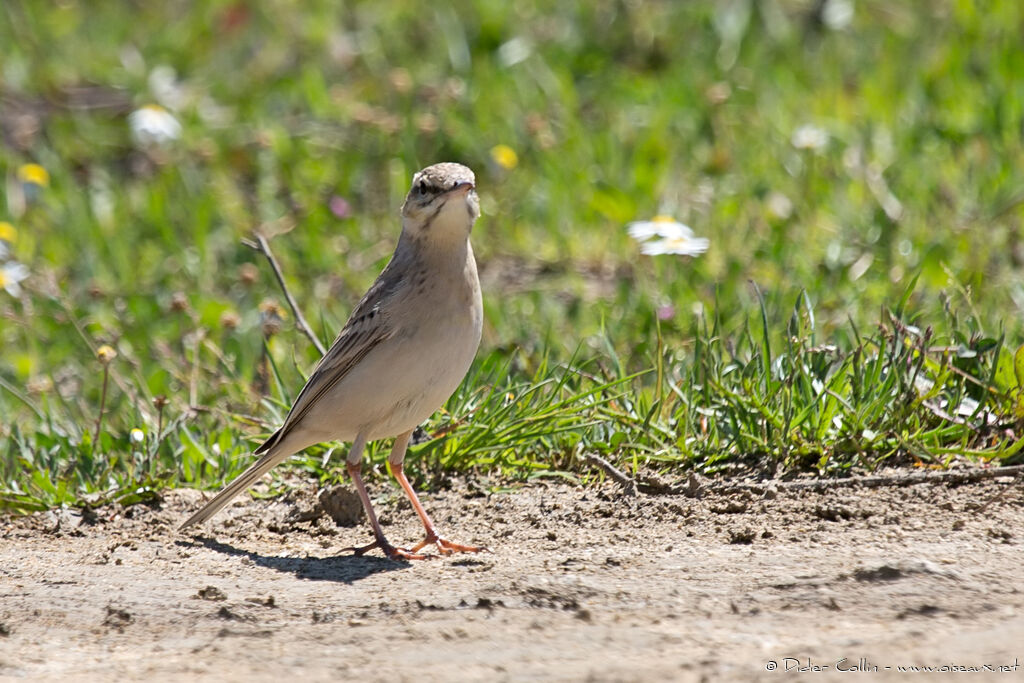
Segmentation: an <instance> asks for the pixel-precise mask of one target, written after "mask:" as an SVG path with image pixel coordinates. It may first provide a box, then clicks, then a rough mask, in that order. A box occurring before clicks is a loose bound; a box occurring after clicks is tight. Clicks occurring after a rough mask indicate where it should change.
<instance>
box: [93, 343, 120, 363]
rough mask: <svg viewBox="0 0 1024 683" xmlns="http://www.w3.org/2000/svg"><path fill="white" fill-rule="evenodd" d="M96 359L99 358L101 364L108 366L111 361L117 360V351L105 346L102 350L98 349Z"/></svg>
mask: <svg viewBox="0 0 1024 683" xmlns="http://www.w3.org/2000/svg"><path fill="white" fill-rule="evenodd" d="M96 357H97V358H99V360H100V362H101V363H103V364H104V365H107V364H108V363H110V361H112V360H114V359H115V358H117V351H115V350H114V348H113V347H112V346H108V345H107V344H104V345H103V346H101V347H100V348H98V349H96Z"/></svg>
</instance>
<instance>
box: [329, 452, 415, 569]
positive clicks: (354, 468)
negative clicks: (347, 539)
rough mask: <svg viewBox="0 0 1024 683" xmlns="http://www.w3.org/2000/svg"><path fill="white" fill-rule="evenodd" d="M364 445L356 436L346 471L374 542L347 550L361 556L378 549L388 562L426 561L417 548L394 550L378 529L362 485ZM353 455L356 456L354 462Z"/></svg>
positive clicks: (367, 495)
mask: <svg viewBox="0 0 1024 683" xmlns="http://www.w3.org/2000/svg"><path fill="white" fill-rule="evenodd" d="M365 443H366V442H365V440H364V439H362V438H361V437H358V436H357V437H356V440H355V441H354V442H353V443H352V450H351V451H349V456H348V462H347V463H346V469H348V474H349V476H350V477H352V483H353V484H355V486H356V492H358V493H359V500H360V501H362V503H363V509H364V510H366V516H367V518H368V519H369V520H370V526H371V527H373V537H374V538H375V539H376V540H375V541H374V542H373V543H371V544H369V545H365V546H362V547H361V548H347V550H351V551H353V552H354V553H355V554H356V555H363V554H365V553H366V552H368V551H370V550H373V549H374V548H380V549H381V551H383V553H384V555H386V556H387V558H388V559H389V560H425V559H427V558H428V557H430V556H429V555H420V554H418V553H417V552H416V550H419V548H417V549H416V550H411V551H410V550H406V549H405V548H396V547H395V546H393V545H391V544H390V543H388V539H387V538H385V537H384V530H383V529H381V528H380V522H379V521H377V513H376V512H374V511H373V503H371V502H370V494H369V492H368V491H367V490H366V484H364V483H363V476H362V469H363V464H362V455H363V446H364V444H365ZM353 455H355V456H356V457H355V459H354V460H353Z"/></svg>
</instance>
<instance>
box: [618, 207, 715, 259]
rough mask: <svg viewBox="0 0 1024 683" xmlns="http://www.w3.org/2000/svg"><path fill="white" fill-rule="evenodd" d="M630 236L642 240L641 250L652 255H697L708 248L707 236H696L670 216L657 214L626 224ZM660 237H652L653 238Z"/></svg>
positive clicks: (638, 240)
mask: <svg viewBox="0 0 1024 683" xmlns="http://www.w3.org/2000/svg"><path fill="white" fill-rule="evenodd" d="M626 230H627V232H629V236H630V237H632V238H633V239H635V240H636V241H637V242H640V251H641V252H643V253H644V254H648V255H650V256H657V255H660V254H683V255H685V256H697V255H698V254H702V253H704V252H705V251H707V249H708V245H709V244H710V242H709V241H708V239H707V238H705V237H695V236H694V234H693V230H690V228H689V227H687V226H685V225H683V224H682V223H680V222H679V221H676V220H674V219H672V218H671V217H669V216H655V217H654V218H652V219H651V220H649V221H635V222H633V223H630V224H629V225H628V226H626ZM654 237H657V238H660V239H651V238H654Z"/></svg>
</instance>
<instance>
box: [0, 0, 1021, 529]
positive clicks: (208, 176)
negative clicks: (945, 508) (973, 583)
mask: <svg viewBox="0 0 1024 683" xmlns="http://www.w3.org/2000/svg"><path fill="white" fill-rule="evenodd" d="M815 5H816V3H813V2H801V1H796V0H778V1H777V2H762V3H749V4H748V3H745V2H742V1H737V2H732V3H718V2H710V1H709V2H687V3H675V2H650V3H636V4H633V3H613V2H598V3H579V4H568V3H562V4H558V5H550V4H549V3H534V2H517V3H504V2H498V1H496V0H479V1H478V2H460V3H455V4H454V5H451V6H445V5H424V4H423V3H414V2H395V3H369V2H364V3H352V4H342V3H336V2H313V3H296V2H288V1H286V0H269V1H268V2H264V3H261V4H260V6H259V7H258V8H248V9H247V7H248V4H247V3H235V2H228V1H221V2H205V3H198V2H196V3H189V2H179V3H172V4H166V3H164V4H161V3H143V4H129V3H125V4H123V5H120V4H118V3H99V4H97V3H84V2H75V1H73V0H69V1H66V2H62V3H36V2H29V1H27V0H24V1H18V0H15V1H13V2H5V3H3V6H2V7H0V42H2V44H3V45H4V46H5V47H4V56H3V61H2V63H0V127H2V131H3V143H2V145H0V171H2V172H3V174H4V176H5V178H6V183H5V185H4V187H3V188H2V189H3V191H2V192H0V221H5V222H8V223H10V224H11V225H12V226H14V228H15V229H16V230H17V237H16V239H14V240H13V241H12V242H11V244H10V245H9V246H10V251H11V254H10V256H9V259H11V260H16V261H17V262H20V263H24V264H26V265H27V266H28V267H29V268H30V271H31V276H30V277H29V279H28V280H26V281H25V282H24V283H23V290H24V291H23V292H22V294H21V296H19V297H13V296H10V295H9V294H8V293H6V292H4V291H3V290H0V348H2V349H3V350H2V353H0V507H9V508H13V509H17V510H29V509H37V508H42V507H46V506H52V505H58V504H63V503H66V504H80V503H83V502H97V501H100V500H105V499H109V498H115V499H123V500H130V499H133V498H136V497H139V496H144V495H148V492H150V491H154V490H159V489H160V488H162V487H166V486H185V485H188V486H203V487H211V486H216V485H217V484H219V483H220V482H221V481H222V480H224V479H227V478H230V477H231V476H233V475H234V474H236V473H238V472H239V471H241V469H243V468H244V466H245V464H246V463H247V462H248V458H249V453H250V450H251V448H252V447H253V445H254V443H255V442H256V441H257V440H258V439H259V437H261V436H264V435H266V434H267V433H269V432H270V431H272V430H273V429H274V427H275V426H276V424H278V422H279V421H280V419H281V418H282V416H283V414H284V412H285V411H286V409H287V405H288V402H289V399H290V397H293V396H294V395H295V394H296V392H297V390H298V389H299V387H300V386H301V383H302V381H303V378H304V377H305V375H306V373H308V372H309V370H310V368H311V367H312V364H313V363H314V362H315V360H316V353H315V350H314V349H313V348H312V345H311V344H309V343H308V341H307V340H306V339H304V338H303V337H302V336H301V335H299V334H298V333H297V332H296V330H295V329H294V327H293V326H292V324H291V323H292V320H291V316H290V315H288V316H287V318H286V319H285V321H284V324H283V325H282V326H281V329H280V330H279V331H277V332H276V333H274V334H269V335H268V334H265V332H266V331H268V330H266V329H265V326H264V323H265V322H266V318H267V312H266V307H264V310H263V311H262V312H261V303H263V302H265V301H266V300H268V299H269V300H272V301H275V302H281V301H283V300H282V298H281V296H280V292H279V291H278V289H277V288H276V284H275V282H274V279H273V277H272V275H271V273H270V272H269V270H268V269H267V268H266V267H265V264H264V263H263V262H262V261H261V260H260V259H259V257H258V255H256V254H255V253H254V252H252V251H250V250H249V249H247V248H245V247H243V246H242V245H241V242H240V241H241V239H242V238H244V237H246V236H247V235H249V234H250V233H251V232H252V231H253V230H260V231H262V232H264V233H265V234H268V235H271V236H273V238H274V239H273V248H274V250H275V252H276V254H277V257H278V258H279V260H280V261H281V262H282V267H283V268H284V271H285V274H286V278H287V280H288V285H289V288H290V289H291V291H292V292H293V293H294V294H295V295H296V297H297V298H298V300H299V303H300V306H301V307H302V308H303V311H304V313H305V315H306V317H307V318H308V319H309V321H310V323H311V324H312V326H313V327H314V329H315V330H316V332H317V334H318V335H319V336H320V337H321V338H323V339H325V340H328V341H329V340H330V339H331V338H332V337H333V334H334V332H335V331H336V330H337V329H338V327H339V326H340V325H341V324H342V323H343V321H344V319H345V317H346V315H347V312H348V310H349V309H350V307H351V306H352V305H353V304H354V303H355V301H356V300H357V299H358V297H359V295H360V294H361V293H362V291H363V290H364V289H365V288H366V287H367V286H368V285H369V283H370V282H371V281H372V279H373V278H374V277H375V276H376V274H377V272H379V270H380V268H381V267H382V266H383V264H384V263H385V261H386V259H387V257H388V256H389V254H390V250H391V248H392V246H393V243H394V240H395V239H396V237H397V228H398V225H397V220H396V210H397V207H398V205H399V203H400V201H401V198H402V196H403V195H404V193H405V192H406V190H407V189H408V183H409V178H410V175H411V173H412V172H413V171H415V170H416V169H417V168H419V167H421V166H423V165H426V164H429V163H433V162H435V161H440V160H457V161H461V162H463V163H466V164H468V165H470V166H472V167H473V168H474V169H475V170H476V171H477V174H478V181H479V182H478V184H479V187H480V195H481V201H482V204H483V209H484V217H483V219H482V220H481V221H480V223H479V224H478V227H477V229H476V231H475V235H474V246H475V248H476V251H477V255H478V258H479V261H480V265H481V271H482V273H483V276H484V283H485V310H486V326H485V333H484V342H483V345H482V349H481V352H480V354H479V358H478V360H477V363H476V365H475V366H474V369H473V371H472V372H471V374H470V376H469V378H468V379H467V381H466V383H465V384H464V385H463V387H462V388H461V389H460V390H459V391H458V392H457V393H456V395H455V396H454V397H453V398H452V399H451V401H449V403H448V405H447V406H446V409H445V410H444V411H442V412H439V413H438V414H437V415H436V416H435V417H434V418H432V420H431V421H430V422H429V423H428V424H427V425H425V427H426V429H427V431H428V433H430V434H435V435H438V436H437V437H436V438H432V439H430V440H428V441H425V442H424V443H421V444H419V445H416V446H414V447H413V452H414V453H413V457H411V458H410V464H411V465H412V466H415V467H416V468H418V471H417V476H418V477H420V479H421V481H422V480H433V479H436V478H438V477H443V476H445V475H446V474H447V473H450V472H453V471H466V470H473V471H476V472H478V473H480V474H481V475H487V474H491V473H501V474H503V475H506V476H508V475H510V476H515V477H530V476H572V477H576V476H584V477H586V476H590V475H589V470H588V469H587V468H586V467H584V466H583V465H582V462H583V461H582V457H581V456H582V455H583V454H586V453H601V454H603V455H604V456H605V457H608V458H611V459H612V460H615V461H617V462H618V463H619V464H621V465H622V466H624V467H626V468H627V469H631V468H639V467H647V468H654V469H657V470H661V471H664V472H667V473H676V474H678V473H680V472H682V471H684V470H685V469H686V468H693V467H696V468H700V469H702V470H705V471H710V472H721V473H723V474H727V473H730V472H735V471H744V470H746V469H754V470H757V471H761V472H775V473H778V474H783V473H786V472H793V471H800V470H808V469H809V470H813V471H817V472H819V473H822V474H841V473H845V472H849V471H853V470H864V469H871V468H874V467H877V466H878V465H880V464H882V463H886V464H908V463H917V464H923V465H929V466H931V465H934V466H943V465H947V464H948V463H950V462H951V461H952V460H954V459H957V458H962V457H970V458H975V459H978V460H985V461H988V460H991V461H993V462H1010V461H1014V462H1015V461H1018V460H1019V459H1020V456H1019V453H1018V448H1019V446H1018V444H1019V443H1020V442H1019V435H1020V433H1021V430H1022V428H1024V423H1022V420H1024V351H1022V350H1021V348H1022V343H1024V322H1022V321H1024V277H1022V273H1021V271H1022V268H1024V228H1022V219H1024V170H1022V169H1024V166H1022V164H1021V160H1022V159H1024V144H1022V136H1021V126H1022V121H1024V80H1022V79H1020V78H1019V77H1018V74H1020V73H1024V52H1022V51H1021V50H1020V49H1019V36H1020V34H1021V30H1022V29H1024V9H1022V8H1021V6H1020V4H1019V3H1016V2H1010V1H1006V2H993V3H987V4H986V5H985V7H984V8H976V7H975V5H974V3H968V2H956V1H953V0H949V1H945V2H914V3H898V4H896V5H893V3H889V2H882V1H881V0H862V1H861V2H857V3H856V4H855V14H854V17H853V21H852V23H851V24H850V25H849V26H847V27H846V28H843V29H839V30H834V29H831V28H828V27H827V26H825V25H823V24H822V23H821V21H819V18H818V17H816V16H815V15H814V14H813V8H814V6H815ZM745 8H746V9H749V10H750V11H749V12H746V11H745ZM166 67H170V68H171V69H173V70H174V73H176V77H175V78H174V79H170V81H169V82H170V85H168V80H167V79H166V78H164V79H163V82H164V84H163V85H161V83H160V81H161V76H160V74H161V73H164V74H166V73H167V69H166ZM154 74H156V75H155V76H154ZM154 102H159V103H161V104H163V105H165V106H166V107H167V108H169V109H170V110H172V112H173V113H174V115H175V116H176V118H177V119H178V120H179V121H180V122H181V124H182V129H183V132H182V136H181V139H179V140H177V141H176V142H174V143H173V144H170V145H168V146H167V147H166V148H163V149H149V150H143V149H139V148H138V147H136V146H135V145H133V142H132V139H131V135H130V128H129V124H128V114H129V113H130V112H131V111H132V110H134V109H136V108H137V107H139V106H142V105H145V104H149V103H154ZM804 125H812V126H815V127H817V128H818V129H821V130H822V131H825V132H826V133H827V136H828V139H827V142H826V144H825V145H824V146H823V147H821V148H819V149H798V148H796V147H795V146H794V145H793V134H794V132H795V131H796V130H797V129H798V128H800V127H801V126H804ZM496 145H508V146H509V147H511V148H512V149H513V150H514V151H515V152H516V153H517V156H518V165H517V166H515V167H514V168H512V169H507V168H504V167H502V166H500V165H498V164H497V163H496V162H495V161H494V160H493V159H492V157H491V150H492V148H494V147H495V146H496ZM27 163H36V164H39V165H41V166H42V167H44V168H45V169H46V170H47V171H48V173H49V176H50V177H49V183H48V185H46V186H45V187H35V188H32V187H26V186H25V185H24V184H23V183H22V182H21V181H20V179H19V169H20V168H21V167H22V166H23V165H24V164H27ZM334 197H341V198H344V199H345V200H346V201H347V202H348V204H349V205H350V206H351V214H350V215H348V216H344V217H339V216H337V215H335V214H334V213H332V211H331V208H330V206H331V200H332V198H334ZM656 214H670V215H673V216H675V217H676V218H678V219H679V220H681V221H683V222H684V223H686V224H688V225H690V226H691V227H693V228H694V230H695V231H696V232H697V233H698V234H699V235H702V236H706V237H708V238H709V239H710V240H711V247H710V249H709V251H708V252H707V253H706V254H705V255H703V256H701V257H699V258H696V259H692V260H691V259H687V258H683V257H674V256H658V257H647V256H642V255H640V253H639V247H638V245H637V244H636V243H635V242H633V241H632V240H631V239H630V238H629V236H628V235H627V234H626V232H625V225H626V223H628V222H629V221H632V220H638V219H645V218H650V217H652V216H654V215H656ZM278 305H280V303H278ZM104 344H106V345H110V346H111V347H112V348H114V349H116V351H117V354H118V355H117V357H116V358H115V359H114V360H113V361H112V362H111V363H110V364H109V365H108V366H106V370H107V371H108V372H109V382H108V391H107V396H106V400H105V402H103V403H104V405H103V412H104V415H103V421H102V425H101V427H102V428H101V429H100V430H99V440H98V441H97V442H94V435H95V433H96V431H97V430H96V425H97V418H98V416H99V414H100V407H101V394H102V387H103V378H104V366H103V365H102V364H101V363H100V362H99V361H98V360H97V357H96V352H97V350H98V349H99V347H100V346H102V345H104ZM158 396H164V397H166V405H164V406H163V408H162V409H159V410H158V409H157V408H156V407H155V406H154V399H155V398H156V397H158ZM133 428H139V429H142V430H143V431H144V433H145V440H144V442H143V443H141V444H137V443H133V442H132V441H131V438H130V431H131V430H132V429H133ZM336 447H337V446H336V445H334V446H332V445H325V446H323V447H321V448H314V449H311V450H310V451H309V452H308V453H306V454H304V455H302V456H298V457H296V458H295V459H294V462H295V463H296V466H297V467H301V468H304V469H305V470H307V471H308V472H309V473H310V476H315V477H317V478H319V479H320V480H322V481H331V480H336V479H339V478H341V477H342V476H343V473H342V471H341V468H340V467H339V466H338V463H339V462H340V458H339V457H337V455H336V454H335V457H334V458H333V459H330V458H328V457H327V456H328V455H330V454H331V453H332V452H333V451H332V448H336ZM385 455H386V444H379V445H375V446H374V447H372V448H371V449H370V458H371V460H372V461H373V462H374V463H375V465H376V466H377V467H378V468H380V467H382V463H383V460H384V456H385Z"/></svg>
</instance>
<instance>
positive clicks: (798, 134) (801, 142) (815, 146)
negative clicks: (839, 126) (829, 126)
mask: <svg viewBox="0 0 1024 683" xmlns="http://www.w3.org/2000/svg"><path fill="white" fill-rule="evenodd" d="M790 142H792V143H793V146H794V147H796V148H797V149H811V150H815V151H817V150H819V149H823V148H824V147H825V145H827V144H828V133H827V132H825V131H824V130H823V129H821V128H818V127H817V126H813V125H811V124H805V125H803V126H800V127H799V128H797V129H796V130H795V131H793V137H792V138H791V140H790Z"/></svg>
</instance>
